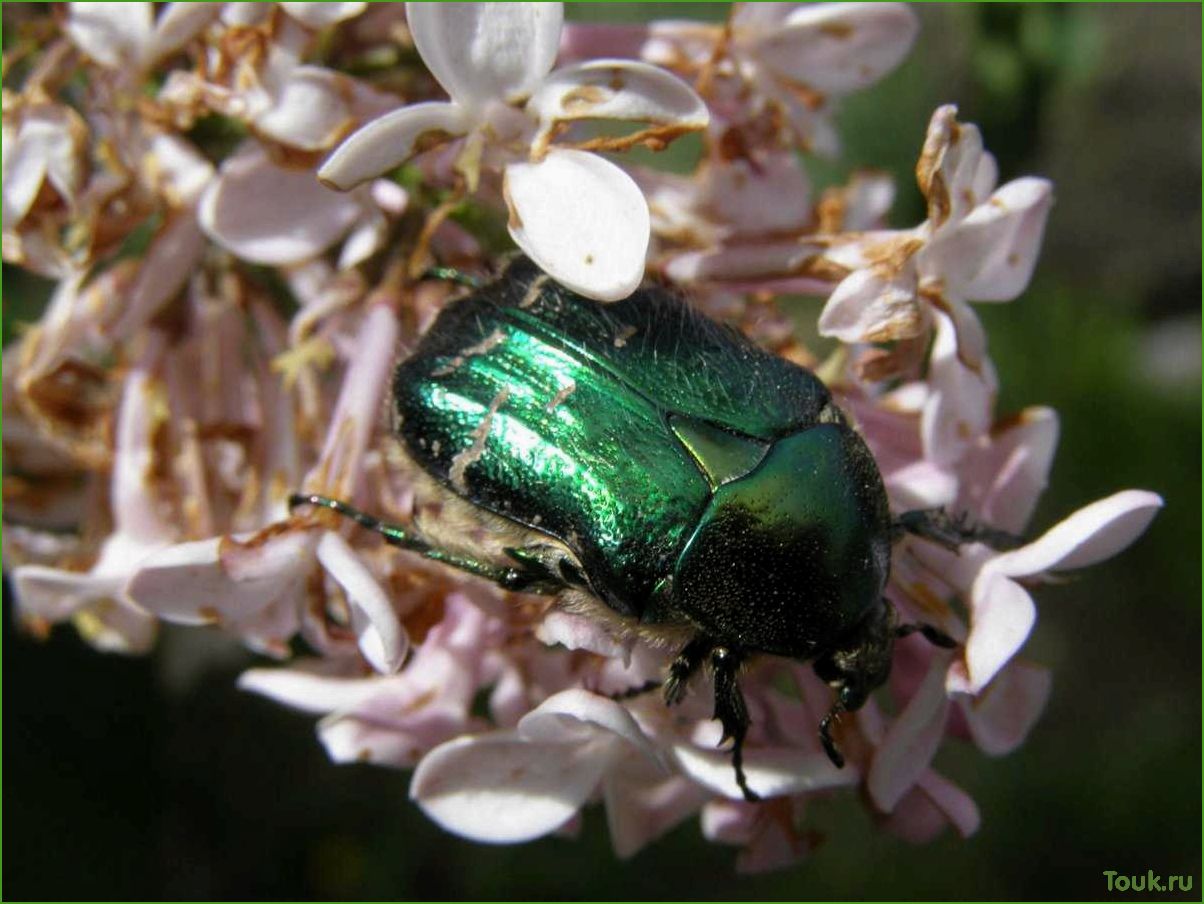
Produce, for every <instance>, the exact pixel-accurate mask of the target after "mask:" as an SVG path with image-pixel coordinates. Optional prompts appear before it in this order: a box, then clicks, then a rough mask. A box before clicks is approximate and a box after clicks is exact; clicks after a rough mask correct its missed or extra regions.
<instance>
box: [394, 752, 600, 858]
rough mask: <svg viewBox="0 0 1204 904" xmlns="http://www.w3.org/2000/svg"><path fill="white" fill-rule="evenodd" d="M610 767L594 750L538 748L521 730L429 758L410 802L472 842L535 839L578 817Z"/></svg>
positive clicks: (420, 766) (418, 771)
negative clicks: (578, 812)
mask: <svg viewBox="0 0 1204 904" xmlns="http://www.w3.org/2000/svg"><path fill="white" fill-rule="evenodd" d="M608 763H609V758H608V757H607V756H606V755H605V753H604V752H602V755H599V752H598V751H597V750H595V749H593V747H591V746H590V745H586V746H583V747H574V746H572V745H565V744H537V743H532V742H530V741H525V740H522V739H520V738H519V737H518V736H517V734H516V733H514V732H497V733H494V734H488V735H482V736H479V737H465V738H457V739H456V740H454V741H449V742H447V743H446V744H442V745H440V746H439V747H436V748H435V749H434V750H432V751H431V752H430V753H428V754H427V755H426V756H425V757H423V758H422V762H420V763H419V764H418V768H417V769H416V770H415V771H414V778H413V781H412V782H411V783H410V797H411V798H412V799H413V800H414V801H415V802H417V804H418V806H420V807H421V808H422V810H423V811H424V812H425V813H426V814H427V816H429V817H430V818H431V819H433V820H434V821H435V822H437V823H438V824H439V825H440V826H442V827H443V828H445V829H447V830H448V831H449V832H454V833H455V834H457V835H460V836H462V837H464V838H468V839H471V840H473V841H482V842H486V843H491V844H506V843H515V842H521V841H530V840H531V839H533V838H538V837H540V836H541V835H546V834H548V833H549V832H553V831H555V830H556V829H558V828H560V827H561V826H563V825H564V824H565V823H567V822H568V821H569V820H570V819H572V818H573V816H574V815H576V813H577V811H578V810H579V809H580V808H581V805H582V804H584V803H585V801H586V800H587V799H588V798H589V796H590V794H591V793H593V790H594V789H595V788H596V787H597V785H598V781H599V779H600V778H601V777H602V774H603V772H604V771H605V769H606V768H607V765H608Z"/></svg>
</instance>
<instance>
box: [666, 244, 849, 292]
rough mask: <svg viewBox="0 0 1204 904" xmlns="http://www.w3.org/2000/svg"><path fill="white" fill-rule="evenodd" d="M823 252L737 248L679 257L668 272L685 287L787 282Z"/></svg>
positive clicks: (815, 249)
mask: <svg viewBox="0 0 1204 904" xmlns="http://www.w3.org/2000/svg"><path fill="white" fill-rule="evenodd" d="M821 251H822V249H821V248H820V247H819V246H818V245H807V244H802V243H799V242H785V243H776V244H764V243H760V242H758V243H757V244H755V245H734V246H732V247H728V248H721V249H719V250H718V251H693V252H687V253H685V254H679V255H678V256H677V257H675V258H673V259H672V260H671V261H669V264H668V266H667V267H666V268H665V272H666V273H667V274H668V276H669V277H670V278H671V279H673V280H674V281H675V282H681V283H689V282H709V281H715V280H724V281H730V282H745V281H748V282H754V281H762V280H786V279H791V278H793V277H796V276H798V275H799V274H801V273H802V272H803V271H804V270H805V269H806V267H807V266H808V265H809V264H811V263H812V262H814V261H815V260H816V258H818V257H819V255H820V252H821ZM827 285H828V284H826V283H819V284H818V286H819V287H818V288H817V289H816V291H815V294H819V293H821V292H823V291H824V290H826V288H827Z"/></svg>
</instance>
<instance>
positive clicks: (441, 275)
mask: <svg viewBox="0 0 1204 904" xmlns="http://www.w3.org/2000/svg"><path fill="white" fill-rule="evenodd" d="M422 278H423V279H441V280H443V281H444V282H453V283H455V284H456V285H457V286H460V287H461V288H463V289H479V288H481V286H482V285H484V282H483V281H482V280H480V279H479V278H477V277H475V276H473V275H472V274H471V273H465V272H464V271H463V270H460V269H457V268H456V267H443V266H436V267H427V268H426V270H425V271H423V274H422Z"/></svg>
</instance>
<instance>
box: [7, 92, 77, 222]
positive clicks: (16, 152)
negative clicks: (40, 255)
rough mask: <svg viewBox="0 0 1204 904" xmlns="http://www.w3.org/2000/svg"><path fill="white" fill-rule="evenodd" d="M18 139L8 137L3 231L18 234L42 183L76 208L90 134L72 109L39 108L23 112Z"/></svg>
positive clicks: (9, 132)
mask: <svg viewBox="0 0 1204 904" xmlns="http://www.w3.org/2000/svg"><path fill="white" fill-rule="evenodd" d="M15 131H16V134H15V135H13V134H12V133H11V130H10V129H9V128H7V127H6V128H5V131H4V156H3V174H4V178H3V198H4V210H3V216H4V228H5V230H13V229H15V228H16V226H17V225H18V224H19V223H20V221H21V220H22V219H23V218H24V217H25V215H26V214H27V213H28V212H29V209H30V207H31V206H32V205H33V202H34V200H35V199H36V198H37V196H38V191H39V190H40V189H41V187H42V182H43V180H48V181H49V182H50V184H51V185H52V186H53V187H54V189H55V191H57V192H58V193H59V195H60V196H61V197H62V198H63V200H64V201H65V202H66V203H67V204H74V203H75V201H76V198H77V196H78V194H79V192H80V189H81V187H82V186H83V182H84V172H85V170H84V149H85V147H86V143H87V136H88V130H87V126H85V125H84V122H83V120H82V119H80V117H79V114H77V113H75V112H74V111H73V110H71V109H70V108H68V107H60V106H55V105H52V104H40V105H38V106H36V107H33V108H31V109H27V110H24V111H22V116H21V120H20V125H19V126H18V127H17V128H16V130H15Z"/></svg>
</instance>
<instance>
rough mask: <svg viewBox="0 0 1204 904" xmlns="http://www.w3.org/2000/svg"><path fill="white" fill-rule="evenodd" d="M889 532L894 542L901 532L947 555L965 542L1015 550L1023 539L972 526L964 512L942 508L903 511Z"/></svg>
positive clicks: (980, 525) (978, 525) (983, 526)
mask: <svg viewBox="0 0 1204 904" xmlns="http://www.w3.org/2000/svg"><path fill="white" fill-rule="evenodd" d="M891 531H892V533H893V534H894V536H895V538H896V539H898V538H899V537H901V536H902V535H903V534H905V533H908V534H915V535H916V536H917V537H922V538H923V539H925V540H930V541H931V542H933V543H936V544H937V545H938V546H943V547H945V549H948V550H950V551H951V552H957V550H958V548H959V547H961V546H964V545H965V544H967V543H985V544H987V545H988V546H993V547H995V548H996V549H1015V548H1016V547H1017V546H1020V545H1022V544H1023V543H1024V538H1023V537H1018V536H1016V535H1015V534H1010V533H1008V532H1007V531H1003V530H997V529H996V528H993V527H988V526H987V525H985V524H974V523H973V522H972V521H971V520H970V518H969V516H967V515H966V514H965V513H964V512H963V513H962V514H960V515H951V514H949V512H947V511H946V510H945V509H943V508H932V509H916V510H915V511H911V512H904V513H903V514H901V515H900V516H899V517H898V518H896V519H895V520H894V522H893V523H892V524H891Z"/></svg>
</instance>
